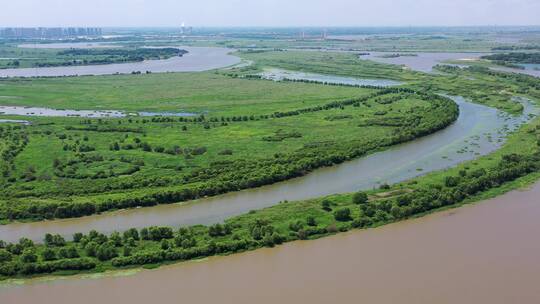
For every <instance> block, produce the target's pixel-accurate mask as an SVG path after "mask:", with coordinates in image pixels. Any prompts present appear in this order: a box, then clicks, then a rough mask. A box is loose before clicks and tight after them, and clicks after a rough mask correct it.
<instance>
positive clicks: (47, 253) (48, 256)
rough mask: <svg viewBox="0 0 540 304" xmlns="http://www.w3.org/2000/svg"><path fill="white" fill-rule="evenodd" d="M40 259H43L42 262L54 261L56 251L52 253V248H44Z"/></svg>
mask: <svg viewBox="0 0 540 304" xmlns="http://www.w3.org/2000/svg"><path fill="white" fill-rule="evenodd" d="M41 257H42V258H43V260H44V261H53V260H56V259H57V258H56V251H54V249H52V248H48V247H47V248H45V249H44V250H43V251H42V252H41Z"/></svg>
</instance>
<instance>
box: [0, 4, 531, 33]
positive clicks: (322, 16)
mask: <svg viewBox="0 0 540 304" xmlns="http://www.w3.org/2000/svg"><path fill="white" fill-rule="evenodd" d="M182 22H185V23H186V25H188V26H195V27H197V26H199V27H200V26H437V25H440V26H468V25H540V0H369V1H366V0H191V1H186V0H0V27H7V26H26V27H34V26H46V27H47V26H48V27H52V26H101V27H131V26H138V27H142V26H179V25H180V24H181V23H182Z"/></svg>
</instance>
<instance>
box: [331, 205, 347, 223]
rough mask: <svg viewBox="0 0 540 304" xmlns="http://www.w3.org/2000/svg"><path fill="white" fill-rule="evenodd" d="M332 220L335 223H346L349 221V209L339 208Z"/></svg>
mask: <svg viewBox="0 0 540 304" xmlns="http://www.w3.org/2000/svg"><path fill="white" fill-rule="evenodd" d="M334 218H335V219H336V221H340V222H347V221H350V220H351V209H349V208H341V209H338V210H336V211H335V212H334Z"/></svg>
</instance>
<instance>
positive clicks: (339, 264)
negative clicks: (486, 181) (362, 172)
mask: <svg viewBox="0 0 540 304" xmlns="http://www.w3.org/2000/svg"><path fill="white" fill-rule="evenodd" d="M539 219H540V183H539V184H537V185H536V186H534V187H533V188H531V189H530V190H527V191H514V192H511V193H508V194H506V195H503V196H501V197H498V198H495V199H492V200H489V201H486V202H484V203H481V204H476V205H471V206H467V207H463V208H459V209H454V210H450V211H445V212H441V213H438V214H433V215H430V216H426V217H424V218H420V219H415V220H410V221H405V222H401V223H397V224H392V225H387V226H384V227H381V228H377V229H371V230H363V231H353V232H350V233H345V234H341V235H337V236H333V237H328V238H324V239H320V240H316V241H305V242H294V243H290V244H286V245H283V246H280V247H277V248H273V249H262V250H257V251H254V252H248V253H244V254H238V255H233V256H228V257H217V258H212V259H209V260H207V261H203V262H199V263H195V262H194V263H184V264H178V265H173V266H167V267H163V268H160V269H157V270H149V271H142V272H140V273H138V274H136V275H134V276H127V277H106V278H101V279H81V278H68V279H66V280H56V281H48V282H41V281H33V282H29V283H27V284H25V285H20V286H8V287H3V288H0V303H3V304H4V303H5V304H12V303H13V304H24V303H38V302H39V303H43V301H44V300H46V302H47V303H55V304H62V303H70V304H71V303H80V304H84V303H130V304H136V303H152V302H153V301H154V302H158V303H263V304H264V303H332V302H333V303H405V304H408V303H411V304H412V303H414V304H421V303H429V304H432V303H438V304H444V303H490V304H496V303H505V304H506V303H540V289H539V288H538V282H540V263H539V262H538V259H539V257H540V242H538V235H540V220H539Z"/></svg>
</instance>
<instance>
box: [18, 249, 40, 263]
mask: <svg viewBox="0 0 540 304" xmlns="http://www.w3.org/2000/svg"><path fill="white" fill-rule="evenodd" d="M37 259H38V257H37V255H36V251H35V250H34V249H26V250H24V252H23V253H22V255H21V261H22V262H23V263H34V262H36V261H37Z"/></svg>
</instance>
